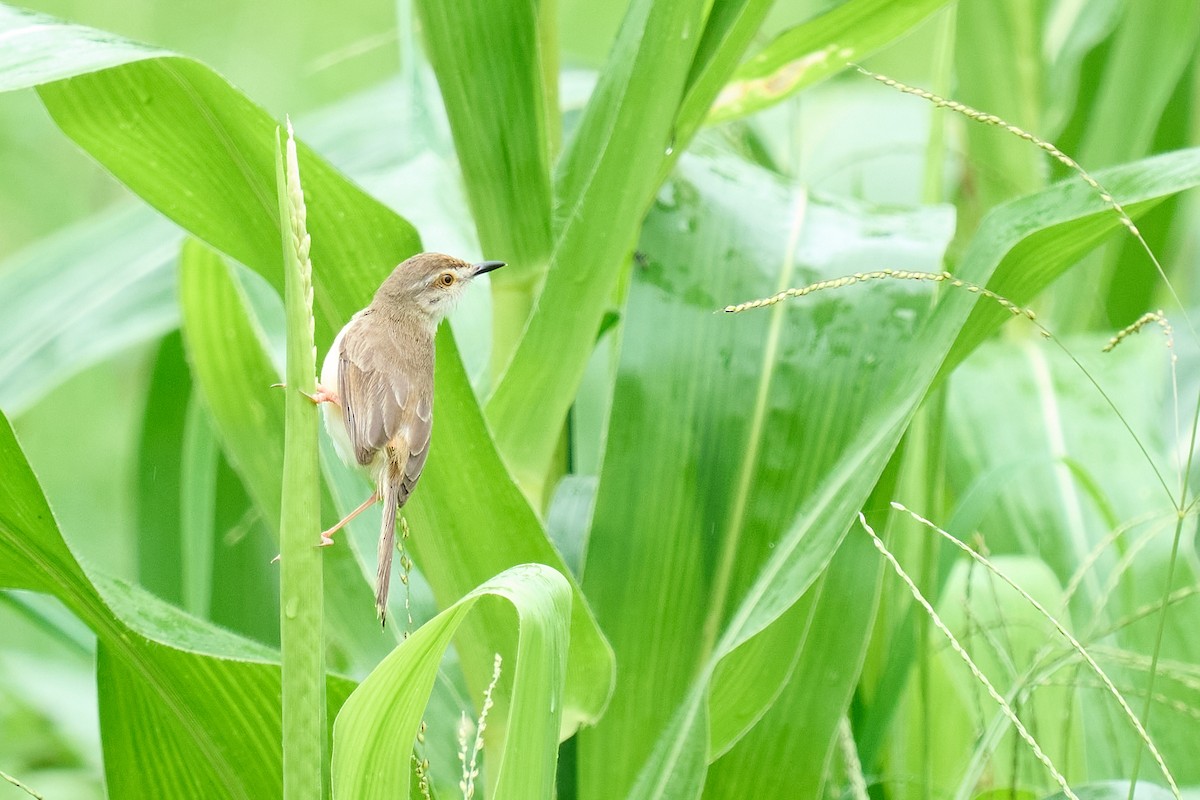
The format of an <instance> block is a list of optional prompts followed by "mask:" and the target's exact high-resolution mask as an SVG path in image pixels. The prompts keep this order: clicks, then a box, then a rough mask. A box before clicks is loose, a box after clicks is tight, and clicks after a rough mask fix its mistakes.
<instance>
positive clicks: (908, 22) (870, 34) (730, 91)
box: [707, 0, 947, 124]
mask: <svg viewBox="0 0 1200 800" xmlns="http://www.w3.org/2000/svg"><path fill="white" fill-rule="evenodd" d="M946 3H947V0H919V1H918V2H909V1H908V0H849V2H845V3H841V4H839V5H836V6H834V7H833V8H832V9H830V10H828V11H825V12H824V13H822V14H821V15H819V16H817V17H814V18H813V19H811V20H809V21H807V22H805V23H802V24H800V25H797V26H795V27H793V28H789V29H788V30H786V31H784V32H783V33H781V34H779V36H777V37H776V38H775V39H774V40H773V41H772V42H771V43H770V44H768V45H767V46H766V47H764V48H763V49H762V50H760V51H759V52H757V53H756V54H754V56H752V57H751V58H749V59H747V60H746V61H745V63H743V64H742V65H741V66H740V67H738V68H737V70H736V71H735V72H734V73H733V77H732V78H731V79H730V80H729V82H728V83H727V84H726V85H725V88H724V89H722V90H721V93H720V95H719V96H718V97H717V98H716V103H715V104H714V105H713V107H712V110H711V111H710V112H709V114H708V120H707V121H708V122H709V123H710V124H713V123H718V122H724V121H726V120H730V119H736V118H738V117H744V116H746V115H748V114H753V113H754V112H756V111H760V110H762V109H764V108H767V107H768V106H772V105H774V104H775V103H778V102H779V101H781V100H783V99H784V98H786V97H788V96H789V95H791V94H794V93H795V92H798V91H800V90H801V89H803V88H805V87H807V86H811V85H813V84H815V83H818V82H819V81H822V80H824V79H825V78H828V77H830V76H832V75H835V74H837V73H838V72H841V71H842V70H843V69H845V68H846V63H847V62H851V61H859V60H861V59H863V58H865V57H866V56H868V55H870V54H871V53H873V52H875V51H877V50H879V49H881V48H883V47H884V46H886V45H888V44H891V43H892V42H894V41H895V40H896V39H898V38H899V37H901V36H903V35H904V34H905V33H907V32H908V31H909V30H911V29H912V28H914V27H916V26H917V25H918V24H920V23H921V22H923V21H924V20H925V19H927V18H928V17H929V16H930V15H931V14H933V13H934V12H935V11H937V10H938V9H940V8H941V7H942V6H944V5H946Z"/></svg>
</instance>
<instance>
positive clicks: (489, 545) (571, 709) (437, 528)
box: [404, 329, 614, 736]
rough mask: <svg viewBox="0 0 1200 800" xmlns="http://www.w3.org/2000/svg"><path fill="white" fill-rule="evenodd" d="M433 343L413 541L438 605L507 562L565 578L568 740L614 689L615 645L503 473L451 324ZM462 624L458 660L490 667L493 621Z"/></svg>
mask: <svg viewBox="0 0 1200 800" xmlns="http://www.w3.org/2000/svg"><path fill="white" fill-rule="evenodd" d="M437 348H438V356H437V359H438V374H437V399H436V403H437V406H436V407H437V412H436V413H437V414H438V422H437V423H436V424H435V425H434V426H433V442H432V443H431V445H430V451H429V460H428V462H427V463H426V464H425V470H424V472H423V473H422V477H421V490H420V491H418V492H416V493H415V494H414V496H413V499H412V500H411V501H410V502H409V504H408V505H407V506H405V508H404V514H405V516H407V517H408V519H409V522H410V523H411V525H412V540H411V547H412V548H413V551H414V552H415V553H416V556H417V558H416V561H417V563H418V564H419V565H420V566H421V571H422V573H423V574H424V575H425V576H426V577H427V578H428V579H429V582H430V584H431V585H432V586H433V588H434V593H435V596H436V597H437V599H438V604H439V605H441V606H447V605H449V604H450V603H452V602H454V601H455V600H456V599H457V598H459V597H462V596H463V595H465V594H466V593H467V592H469V591H470V590H471V589H472V588H474V587H472V586H468V585H467V584H468V583H469V582H470V581H471V580H472V579H473V576H477V575H480V574H487V573H488V572H489V571H491V574H497V573H499V572H500V571H503V570H504V569H507V568H508V567H509V566H512V563H511V562H512V561H513V560H514V559H516V560H518V563H521V562H523V563H539V564H546V565H547V566H550V567H552V568H553V569H555V570H558V571H559V572H560V573H562V574H564V575H566V576H567V579H568V581H570V583H571V585H572V588H573V589H574V591H575V594H574V597H573V600H572V603H571V638H570V654H571V657H570V659H569V661H568V664H567V684H566V689H565V695H564V698H565V699H564V704H565V708H564V710H563V717H562V720H563V735H564V736H566V735H567V734H569V733H570V732H571V731H574V730H575V729H576V728H577V727H578V726H579V725H580V724H582V723H593V722H595V720H596V719H597V718H598V717H599V715H600V713H601V711H602V709H603V708H604V706H605V703H606V702H607V700H608V696H609V694H610V693H611V691H612V682H613V669H614V664H613V655H612V650H611V649H610V648H609V645H608V643H607V642H606V641H605V639H604V636H603V635H602V634H601V632H600V628H599V627H598V625H597V622H596V619H595V617H594V616H593V615H592V611H591V609H590V607H589V606H588V605H587V604H586V602H585V601H584V600H583V597H584V595H583V592H582V590H581V589H580V588H579V585H578V583H577V582H576V581H575V579H574V578H573V577H571V575H570V572H569V570H568V569H567V567H566V565H565V564H564V563H563V560H562V557H561V556H560V555H559V554H558V552H557V551H556V550H555V549H554V547H553V545H551V543H550V540H549V539H548V538H547V537H546V535H545V533H544V531H543V529H542V525H541V522H540V521H539V520H538V518H537V515H536V514H535V513H534V511H533V509H532V508H530V507H529V503H528V502H527V501H526V500H525V497H524V496H523V495H522V493H521V490H520V488H518V486H517V484H516V483H514V482H513V481H512V479H510V478H509V477H508V476H507V473H506V472H505V469H504V463H503V462H502V461H501V459H500V454H499V453H498V452H497V450H496V446H495V444H494V443H493V441H492V439H491V435H490V432H489V431H488V428H487V423H486V422H485V421H484V419H483V415H482V413H481V411H480V408H479V405H478V403H477V402H476V400H475V396H474V394H473V393H472V391H471V385H470V383H469V382H468V380H467V375H466V373H465V372H464V371H463V369H462V366H461V361H460V360H459V358H458V354H457V352H456V350H455V344H454V338H453V337H452V336H451V335H450V332H449V331H448V330H446V329H443V330H442V331H441V332H440V333H439V334H438V337H437ZM467 487H469V490H468V488H467ZM464 626H465V628H464V631H465V635H464V636H463V637H462V638H461V639H460V641H459V643H458V645H457V647H458V650H459V652H460V653H461V654H462V655H463V662H464V664H470V663H471V660H472V659H474V660H475V662H476V664H479V663H480V662H482V663H483V664H490V663H491V653H492V652H495V651H496V650H497V649H498V645H500V644H503V643H504V642H505V641H506V638H505V634H504V632H503V631H502V630H497V626H498V623H496V622H494V621H489V619H488V617H487V615H484V614H475V615H472V616H471V617H469V618H468V619H467V621H466V622H465V623H464ZM495 637H499V638H498V639H497V638H495ZM489 648H490V649H489ZM468 679H469V683H470V684H471V686H472V689H473V690H476V688H477V684H478V675H477V674H476V675H474V676H473V675H472V673H471V672H468Z"/></svg>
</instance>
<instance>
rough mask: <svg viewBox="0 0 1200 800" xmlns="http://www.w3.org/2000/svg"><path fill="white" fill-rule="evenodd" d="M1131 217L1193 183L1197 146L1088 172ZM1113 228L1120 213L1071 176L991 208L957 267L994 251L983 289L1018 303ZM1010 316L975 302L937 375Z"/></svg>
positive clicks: (1196, 181)
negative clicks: (995, 258) (997, 255)
mask: <svg viewBox="0 0 1200 800" xmlns="http://www.w3.org/2000/svg"><path fill="white" fill-rule="evenodd" d="M1094 177H1095V178H1096V180H1098V181H1099V182H1100V183H1101V184H1102V185H1103V186H1104V187H1105V188H1107V189H1108V190H1109V191H1110V192H1112V194H1113V196H1115V197H1116V198H1117V200H1118V201H1119V202H1120V203H1121V204H1122V206H1124V208H1125V210H1126V211H1127V212H1129V214H1130V215H1131V216H1132V217H1133V218H1134V219H1137V218H1138V217H1139V216H1140V215H1141V214H1143V213H1145V212H1146V211H1148V210H1149V209H1151V208H1153V207H1154V206H1155V205H1157V204H1158V203H1160V202H1161V201H1162V200H1163V199H1164V198H1166V197H1169V196H1171V195H1173V194H1176V193H1178V192H1181V191H1184V190H1186V189H1190V188H1192V187H1195V186H1197V185H1200V148H1191V149H1188V150H1176V151H1174V152H1171V153H1164V154H1162V155H1159V156H1153V157H1151V158H1147V159H1144V160H1141V161H1136V162H1134V163H1132V164H1123V165H1121V166H1119V167H1112V168H1110V169H1106V170H1101V171H1100V172H1097V173H1096V174H1095V176H1094ZM1114 231H1120V235H1122V236H1128V235H1129V234H1128V232H1127V231H1125V230H1124V228H1123V226H1122V225H1121V221H1120V218H1119V217H1118V216H1117V214H1116V212H1114V211H1113V210H1112V209H1111V208H1109V207H1108V206H1106V205H1105V204H1104V202H1103V201H1102V200H1101V199H1100V198H1099V197H1098V196H1097V195H1096V192H1095V190H1094V189H1092V188H1090V187H1089V186H1087V185H1085V184H1083V183H1082V182H1080V181H1079V179H1077V178H1068V179H1067V180H1064V181H1062V182H1061V183H1058V184H1055V185H1054V186H1052V187H1050V188H1048V189H1046V190H1045V191H1042V192H1039V193H1038V194H1036V195H1032V196H1030V197H1024V198H1020V199H1018V200H1014V201H1012V202H1011V203H1008V204H1006V205H1004V206H1001V207H999V208H997V209H995V210H994V211H992V212H991V213H990V214H989V215H988V217H987V218H986V219H985V220H984V222H983V223H982V224H981V225H980V229H979V232H978V233H977V234H976V236H975V237H974V238H973V239H972V240H971V244H970V247H969V249H968V251H967V253H966V254H965V255H964V256H963V264H964V267H966V266H967V265H970V264H971V263H972V262H977V261H983V260H988V258H989V257H988V255H987V254H988V253H1002V254H1003V258H1002V259H1001V260H1000V262H999V263H998V264H997V265H996V268H995V271H994V273H993V275H992V277H991V279H990V280H989V282H988V288H989V289H991V290H992V291H994V292H996V293H997V294H999V295H1001V296H1002V297H1006V298H1008V299H1009V300H1011V301H1013V302H1014V303H1017V304H1018V305H1023V304H1025V303H1028V302H1029V301H1030V300H1032V299H1033V298H1034V297H1035V296H1036V295H1037V293H1038V292H1040V291H1041V290H1042V289H1044V288H1045V287H1046V286H1048V285H1050V283H1052V282H1053V281H1054V280H1055V279H1056V278H1057V277H1058V276H1060V275H1062V274H1063V273H1064V272H1066V271H1067V270H1068V269H1069V268H1070V267H1071V266H1072V265H1073V264H1075V262H1076V261H1078V260H1079V258H1080V257H1082V256H1083V255H1084V254H1085V253H1087V252H1088V251H1089V250H1091V249H1093V248H1095V247H1096V246H1097V245H1098V244H1100V242H1102V241H1103V240H1104V239H1105V238H1106V237H1108V236H1110V235H1112V233H1113V232H1114ZM1011 317H1012V314H1011V313H1010V312H1008V311H1005V310H1004V309H1003V308H1001V307H1000V306H999V305H997V304H995V303H980V304H978V305H977V306H976V307H975V309H974V310H973V311H972V312H971V318H970V320H969V321H968V322H967V324H966V325H964V326H963V329H962V331H961V332H960V333H959V336H958V340H957V341H955V343H954V348H953V349H952V350H951V352H950V355H949V357H948V358H947V363H946V365H945V366H944V367H943V369H942V372H943V375H945V374H948V373H949V371H950V369H952V368H953V366H954V365H956V364H958V362H960V361H961V360H962V359H963V358H965V357H966V355H967V354H968V353H969V352H970V351H971V350H973V349H974V348H975V347H977V346H978V345H979V343H980V342H982V341H983V340H984V339H986V338H987V337H988V336H990V335H991V334H992V332H993V331H995V330H996V328H997V327H999V326H1000V325H1001V324H1002V323H1003V322H1005V321H1006V320H1008V319H1010V318H1011Z"/></svg>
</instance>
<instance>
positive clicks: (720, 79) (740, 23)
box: [660, 0, 772, 178]
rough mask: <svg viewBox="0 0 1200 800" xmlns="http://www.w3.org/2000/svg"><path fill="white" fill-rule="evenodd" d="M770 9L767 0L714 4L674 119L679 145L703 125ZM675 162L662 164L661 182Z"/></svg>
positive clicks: (674, 155) (743, 0) (673, 158)
mask: <svg viewBox="0 0 1200 800" xmlns="http://www.w3.org/2000/svg"><path fill="white" fill-rule="evenodd" d="M771 6H772V4H771V3H770V2H769V1H768V0H735V2H721V3H713V7H712V10H711V11H710V13H709V16H708V19H707V20H706V21H705V24H704V35H703V36H702V37H701V38H700V44H699V45H698V46H697V48H696V56H695V59H694V60H693V61H692V68H691V70H690V72H689V74H688V85H687V90H686V93H685V95H684V99H683V102H682V103H681V104H680V107H679V114H678V115H677V117H676V119H675V129H674V135H675V137H676V138H677V139H678V140H679V141H680V142H683V143H686V142H690V141H691V139H692V136H693V135H695V133H696V129H697V128H699V127H700V125H701V123H703V122H704V119H705V117H706V116H707V115H708V114H709V111H710V109H711V108H712V107H713V102H714V100H716V99H717V96H718V94H719V93H720V92H721V90H722V88H723V87H724V86H725V82H726V81H727V80H728V79H729V75H730V73H732V72H733V70H734V68H735V67H736V66H737V65H738V63H739V62H740V61H741V59H742V56H743V55H744V54H745V52H746V48H747V47H748V46H749V44H750V42H751V40H752V39H753V37H754V36H756V35H757V34H759V28H760V27H761V25H762V22H763V19H764V18H765V17H766V15H767V13H768V12H769V11H770V10H771ZM676 159H678V154H677V153H676V154H673V155H672V157H671V158H668V159H667V160H666V161H665V162H664V165H663V166H664V170H663V172H662V174H661V175H660V177H661V178H665V177H666V175H667V174H668V172H669V168H670V167H672V166H674V164H675V161H676Z"/></svg>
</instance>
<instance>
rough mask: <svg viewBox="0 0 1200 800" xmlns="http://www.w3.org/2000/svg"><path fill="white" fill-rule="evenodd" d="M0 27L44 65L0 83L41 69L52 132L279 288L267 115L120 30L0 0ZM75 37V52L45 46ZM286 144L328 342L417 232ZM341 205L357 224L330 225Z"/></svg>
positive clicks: (207, 73)
mask: <svg viewBox="0 0 1200 800" xmlns="http://www.w3.org/2000/svg"><path fill="white" fill-rule="evenodd" d="M0 35H2V36H5V38H6V39H13V40H18V41H20V42H21V44H22V54H23V55H22V57H23V58H25V59H28V60H30V61H34V60H36V61H37V62H39V63H41V62H54V63H56V64H57V66H56V68H55V69H54V70H53V71H51V72H45V71H31V72H28V73H21V72H19V71H18V72H17V74H16V78H14V79H13V80H10V81H9V82H8V83H7V84H2V83H0V90H6V89H16V88H22V87H25V86H31V85H35V84H34V83H33V80H34V79H41V80H40V81H39V82H38V83H37V84H36V85H37V87H38V94H39V96H40V97H41V98H42V102H43V103H45V105H46V108H47V110H48V111H49V112H50V115H51V116H52V117H53V118H54V121H55V123H56V124H57V125H58V126H59V127H60V128H61V129H62V130H63V132H64V133H66V134H67V135H68V136H70V137H71V138H72V139H74V140H75V142H76V143H77V144H79V145H80V146H81V147H82V148H83V149H84V150H86V151H87V152H88V153H89V154H90V155H91V156H92V157H93V158H95V159H96V160H97V161H99V162H100V164H101V165H102V166H103V167H104V168H105V169H107V170H109V171H110V172H112V173H113V175H115V176H116V177H117V179H118V180H120V181H121V182H122V183H124V184H125V185H127V186H128V187H129V188H130V189H132V190H133V191H134V192H136V193H137V194H139V195H140V196H141V197H142V198H143V199H145V200H146V201H147V202H148V203H150V205H152V206H154V207H155V208H157V209H158V210H159V211H161V212H162V213H163V214H165V215H166V216H167V217H169V218H171V219H173V220H174V221H175V222H177V223H178V224H180V225H181V226H183V227H184V228H186V229H188V230H189V231H190V232H192V233H193V234H194V235H196V236H198V237H199V238H201V239H203V240H205V241H207V242H208V243H209V244H211V245H212V246H214V247H216V248H217V249H218V250H222V251H223V252H225V253H227V254H229V255H231V256H233V257H234V258H236V259H238V260H239V261H241V262H242V263H243V264H246V265H248V266H250V267H252V268H253V269H255V270H256V271H258V272H260V273H262V274H263V275H264V276H265V277H266V278H267V279H268V280H269V281H271V283H272V284H273V285H274V286H275V287H276V289H278V290H281V291H282V288H283V272H282V270H281V269H280V266H279V255H278V252H279V250H278V241H277V231H278V230H279V212H278V208H277V207H276V204H275V200H274V198H275V192H274V185H275V184H274V180H275V176H274V161H273V158H274V147H275V145H274V138H273V135H274V131H275V128H276V126H277V125H278V122H277V121H276V120H274V119H272V118H271V117H270V115H268V114H267V112H266V111H264V110H263V109H261V108H259V107H258V106H257V105H255V104H254V103H252V102H251V101H250V100H248V99H247V98H246V97H245V96H244V95H243V94H241V93H240V92H238V91H237V90H236V89H234V88H233V87H232V86H230V85H229V84H228V83H227V82H226V81H225V80H224V79H223V78H221V77H220V76H219V75H217V74H216V73H215V72H213V71H212V70H210V69H209V68H208V67H206V66H204V65H202V64H199V63H197V62H195V61H192V60H190V59H186V58H181V57H178V56H173V55H171V54H168V53H165V52H163V51H160V50H153V49H151V50H149V51H147V48H145V47H143V46H141V45H138V44H135V43H131V42H128V41H126V40H123V39H121V38H120V37H116V36H112V35H110V34H105V33H101V32H98V31H94V30H91V29H89V28H85V27H82V26H78V25H67V24H65V23H62V22H59V21H57V20H54V19H52V18H50V17H44V16H41V15H38V14H29V13H26V12H20V11H16V10H14V9H12V8H11V7H8V6H3V5H0ZM105 48H107V49H108V52H107V53H106V54H102V55H101V54H99V53H100V51H103V50H104V49H105ZM76 50H78V51H80V52H81V53H83V56H81V57H80V59H78V60H76V59H73V58H72V59H62V60H59V59H58V57H59V55H60V54H61V53H63V52H66V51H69V52H75V51H76ZM151 56H153V57H151ZM101 67H103V68H101ZM22 75H24V77H21V76H22ZM299 150H300V164H301V169H302V170H303V171H304V175H305V193H306V200H307V202H308V205H309V208H310V210H311V212H312V214H311V215H312V223H311V224H310V233H312V235H313V240H314V242H315V244H314V249H313V259H314V261H315V262H316V263H322V262H323V261H325V260H326V259H328V261H329V263H338V264H339V272H338V275H337V277H336V279H335V278H334V276H333V275H332V274H326V275H324V276H322V275H320V274H318V275H317V276H316V278H315V281H316V287H315V289H316V292H315V295H316V296H315V306H316V315H317V331H318V336H317V338H318V341H321V342H327V341H330V340H332V338H333V334H334V333H335V332H336V329H337V327H340V324H341V321H342V319H344V318H347V317H349V315H350V313H352V312H353V311H355V310H357V309H358V308H360V307H361V306H362V305H364V304H365V300H366V298H367V297H368V293H367V292H366V291H364V289H363V287H372V288H373V287H374V286H375V285H377V284H378V282H379V281H380V280H381V279H382V277H383V276H384V275H386V274H387V272H388V270H390V269H391V268H392V267H393V266H395V265H396V264H397V263H399V262H400V261H402V260H403V259H404V258H406V257H407V256H409V255H412V254H413V253H414V252H415V251H416V250H417V249H419V246H420V245H419V242H418V239H417V236H416V232H415V231H414V230H413V229H412V226H410V225H409V224H408V223H407V222H405V221H404V220H403V219H401V218H400V217H399V216H397V215H396V214H395V213H393V212H392V211H390V210H389V209H388V208H386V207H385V206H383V205H382V204H381V203H379V202H378V201H377V200H374V199H373V198H371V197H370V196H369V195H367V194H365V193H364V192H363V191H362V190H360V189H359V188H358V187H356V186H354V185H353V184H351V183H349V182H347V181H346V180H345V179H344V178H342V177H341V175H339V174H338V173H337V172H336V171H335V170H334V169H333V168H331V167H330V166H329V165H328V164H327V163H326V162H325V161H324V160H322V159H321V158H319V157H318V156H316V155H315V154H313V153H312V151H311V150H309V149H308V148H306V147H304V146H303V145H301V146H300V148H299ZM348 209H353V210H354V212H353V213H354V218H355V220H356V222H357V223H358V225H355V226H346V225H344V224H343V223H344V221H345V220H346V219H347V218H348V216H349V214H350V212H349V211H348ZM360 226H361V229H360ZM348 228H354V229H355V232H354V233H351V232H350V231H349V229H348ZM326 253H329V255H328V256H326ZM334 254H338V255H344V256H345V260H344V261H339V260H338V258H337V256H335V255H334Z"/></svg>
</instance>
